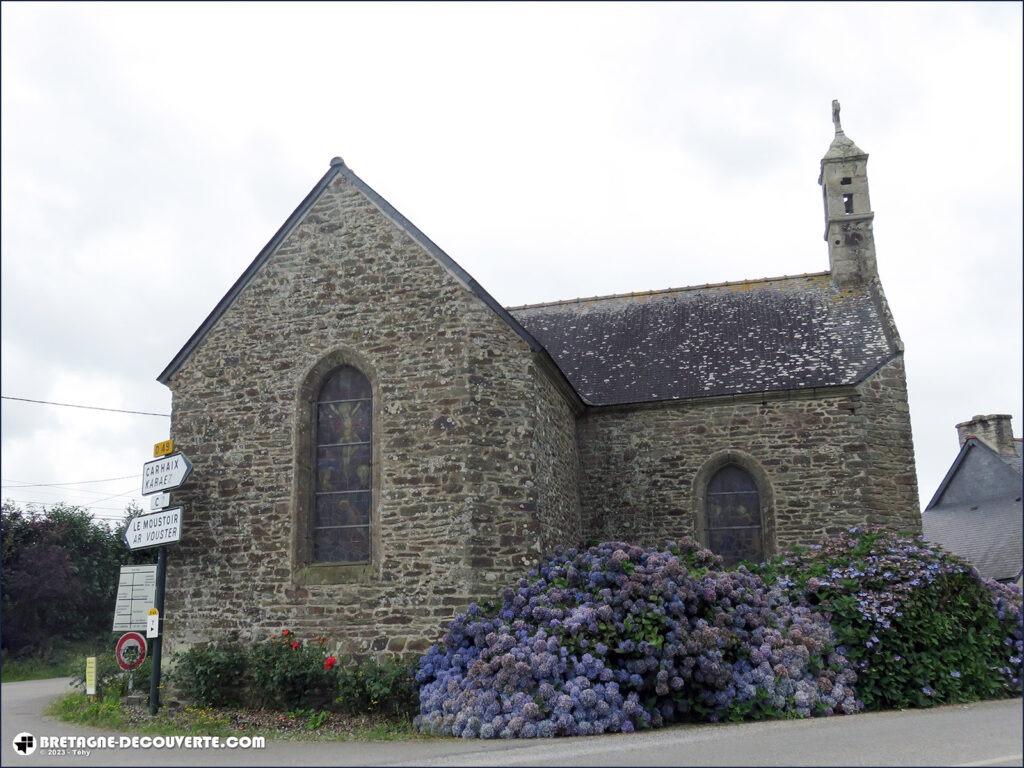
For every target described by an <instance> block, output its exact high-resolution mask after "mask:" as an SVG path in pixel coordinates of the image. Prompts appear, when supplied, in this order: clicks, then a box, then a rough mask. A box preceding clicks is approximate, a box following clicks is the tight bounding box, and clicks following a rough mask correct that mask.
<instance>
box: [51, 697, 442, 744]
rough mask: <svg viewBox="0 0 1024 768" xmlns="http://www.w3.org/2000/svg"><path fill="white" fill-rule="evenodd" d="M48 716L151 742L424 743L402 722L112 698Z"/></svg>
mask: <svg viewBox="0 0 1024 768" xmlns="http://www.w3.org/2000/svg"><path fill="white" fill-rule="evenodd" d="M46 714H47V715H49V716H50V717H53V718H56V719H57V720H60V721H62V722H65V723H75V724H78V725H89V726H93V727H96V728H105V729H109V730H113V731H120V732H132V733H139V734H146V735H151V736H240V735H245V736H265V737H267V739H268V740H270V739H275V740H280V739H293V740H311V741H399V740H406V739H428V738H432V737H430V736H424V735H422V734H420V733H418V732H417V731H416V730H415V729H414V728H413V726H412V722H411V721H409V720H405V719H394V718H383V717H371V716H356V717H350V716H344V715H338V714H333V713H332V714H327V713H309V712H292V713H287V714H286V713H282V712H267V711H260V710H233V709H232V710H229V709H211V708H208V707H191V706H188V707H182V708H179V709H175V710H171V709H169V708H167V707H163V708H161V710H160V713H159V714H158V715H156V716H155V717H150V715H149V714H148V712H147V711H145V710H143V709H140V708H138V707H131V706H127V705H124V704H122V703H121V700H120V699H119V698H117V697H116V696H113V695H112V696H109V697H107V698H104V699H90V698H89V697H88V696H86V695H85V694H83V693H78V692H76V693H69V694H66V695H64V696H61V697H59V698H57V699H55V700H54V701H53V702H51V703H50V705H49V706H48V707H47V709H46Z"/></svg>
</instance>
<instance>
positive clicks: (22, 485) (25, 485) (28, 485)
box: [0, 472, 142, 493]
mask: <svg viewBox="0 0 1024 768" xmlns="http://www.w3.org/2000/svg"><path fill="white" fill-rule="evenodd" d="M136 477H142V473H141V472H140V473H139V474H137V475H122V476H121V477H105V478H103V479H102V480H76V481H74V482H67V483H29V482H26V481H24V480H14V479H10V480H8V481H7V482H8V483H17V485H0V488H56V487H57V486H60V485H89V484H90V483H109V482H112V481H114V480H133V479H135V478H136ZM90 493H97V491H90ZM98 493H102V491H98Z"/></svg>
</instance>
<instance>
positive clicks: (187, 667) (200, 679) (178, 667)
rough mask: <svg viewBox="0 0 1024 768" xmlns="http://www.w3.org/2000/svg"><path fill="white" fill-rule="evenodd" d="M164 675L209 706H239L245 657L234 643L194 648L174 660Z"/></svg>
mask: <svg viewBox="0 0 1024 768" xmlns="http://www.w3.org/2000/svg"><path fill="white" fill-rule="evenodd" d="M174 661H175V666H174V670H173V672H171V673H170V674H169V675H168V679H169V680H172V681H173V682H174V683H175V684H176V685H177V686H179V687H180V688H181V689H182V690H183V691H186V692H187V695H188V697H189V698H191V699H193V700H194V701H196V702H198V703H200V704H204V705H207V706H211V707H228V706H238V705H241V704H242V703H243V696H244V692H245V690H246V688H247V686H248V684H249V680H248V677H247V675H248V673H249V658H248V654H247V653H246V650H245V649H244V648H243V647H242V646H241V645H239V644H238V643H227V642H224V643H210V644H207V645H196V646H192V647H191V648H189V649H188V650H187V651H185V652H183V653H180V654H177V655H176V656H175V658H174Z"/></svg>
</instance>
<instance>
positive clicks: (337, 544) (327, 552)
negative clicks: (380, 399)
mask: <svg viewBox="0 0 1024 768" xmlns="http://www.w3.org/2000/svg"><path fill="white" fill-rule="evenodd" d="M372 413H373V393H372V391H371V389H370V382H369V380H368V379H367V378H366V376H364V375H363V374H362V372H360V371H359V370H358V369H356V368H354V367H353V366H351V365H344V366H342V367H340V368H336V369H335V370H333V371H332V372H331V373H330V374H328V376H327V378H326V379H325V380H324V383H323V386H321V387H320V393H319V395H318V396H317V400H316V413H315V416H314V419H315V425H314V431H315V436H314V440H313V445H314V447H315V452H316V455H315V459H314V466H315V467H316V472H315V478H314V498H313V504H312V513H313V514H312V516H311V521H310V522H311V525H310V534H311V539H312V542H311V543H312V553H311V554H312V559H313V562H317V563H365V562H369V560H370V541H371V537H370V522H371V521H370V510H371V509H372V498H371V497H372V495H373V490H372V488H373V485H372V483H373V466H372V465H373V459H372V456H373V451H372V445H371V438H372V430H373V424H372Z"/></svg>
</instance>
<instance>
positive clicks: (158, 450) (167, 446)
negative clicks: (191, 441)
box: [153, 440, 174, 458]
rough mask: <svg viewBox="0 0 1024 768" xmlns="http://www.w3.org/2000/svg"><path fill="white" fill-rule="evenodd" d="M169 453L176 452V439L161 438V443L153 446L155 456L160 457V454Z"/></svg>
mask: <svg viewBox="0 0 1024 768" xmlns="http://www.w3.org/2000/svg"><path fill="white" fill-rule="evenodd" d="M169 453H174V441H173V440H161V441H160V442H159V443H157V444H156V445H154V446H153V457H154V458H159V457H160V456H166V455H167V454H169Z"/></svg>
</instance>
